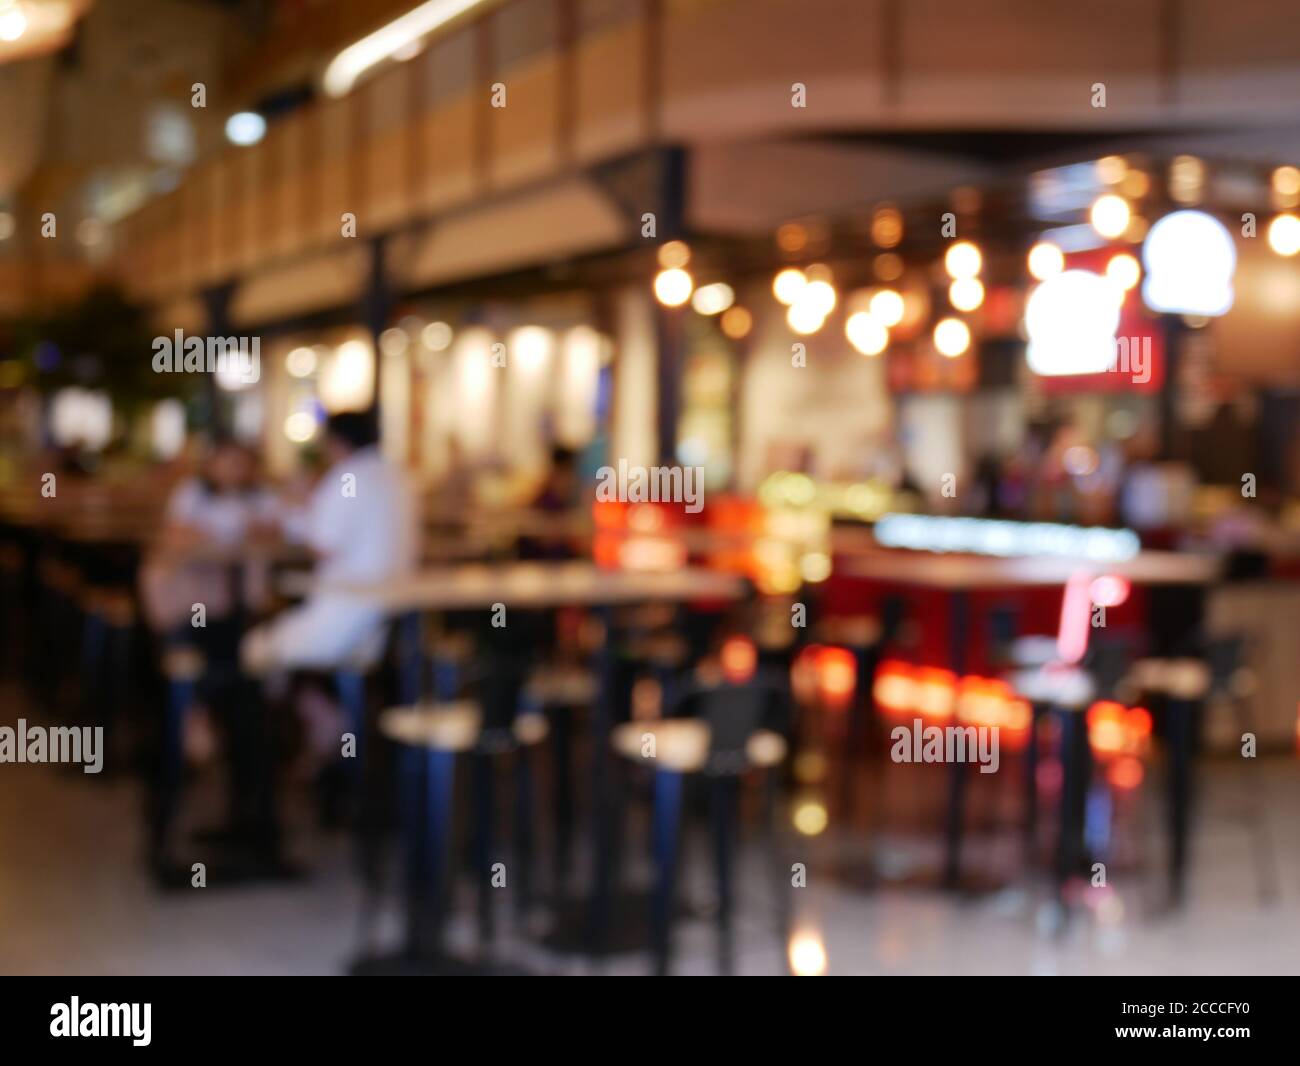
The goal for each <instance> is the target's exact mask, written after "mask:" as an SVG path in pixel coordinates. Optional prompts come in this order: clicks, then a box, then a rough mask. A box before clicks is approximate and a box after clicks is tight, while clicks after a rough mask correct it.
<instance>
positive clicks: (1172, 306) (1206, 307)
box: [1142, 211, 1237, 316]
mask: <svg viewBox="0 0 1300 1066" xmlns="http://www.w3.org/2000/svg"><path fill="white" fill-rule="evenodd" d="M1142 264H1143V266H1145V267H1146V281H1144V282H1143V283H1142V299H1143V300H1145V301H1146V305H1147V306H1148V307H1149V308H1151V310H1153V311H1167V312H1169V313H1171V314H1182V315H1208V316H1216V315H1221V314H1224V313H1225V312H1226V311H1228V309H1229V308H1231V307H1232V300H1233V291H1232V275H1233V271H1234V270H1235V269H1236V267H1237V249H1236V248H1235V247H1234V246H1233V243H1232V234H1230V233H1229V232H1228V230H1227V228H1226V227H1225V226H1224V225H1223V223H1222V222H1220V221H1219V220H1218V219H1217V218H1214V217H1212V216H1210V215H1207V214H1206V213H1205V212H1204V211H1175V212H1173V214H1169V215H1165V217H1164V218H1162V219H1161V220H1160V221H1159V222H1157V223H1156V224H1155V225H1154V226H1152V227H1151V230H1150V232H1148V233H1147V237H1146V240H1145V241H1144V242H1143V243H1142Z"/></svg>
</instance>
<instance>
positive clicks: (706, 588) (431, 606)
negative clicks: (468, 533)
mask: <svg viewBox="0 0 1300 1066" xmlns="http://www.w3.org/2000/svg"><path fill="white" fill-rule="evenodd" d="M321 591H322V592H326V593H331V594H342V595H346V596H348V597H349V598H351V599H359V600H365V601H369V602H370V603H372V604H374V605H375V606H378V607H382V608H383V609H384V610H387V611H413V610H427V611H436V610H458V609H473V608H483V609H487V608H490V607H491V606H492V605H493V604H496V603H502V604H505V605H506V606H507V607H514V608H522V609H527V608H543V607H566V606H617V605H620V604H630V603H685V602H689V601H691V600H736V599H739V598H740V597H742V596H743V595H744V593H745V583H744V581H743V579H742V578H739V577H737V576H736V575H734V574H720V573H717V572H715V571H712V570H703V569H697V568H688V569H684V570H674V571H670V572H667V573H636V572H629V571H625V570H603V569H601V568H599V567H597V566H596V565H595V564H593V563H590V562H560V563H541V562H539V563H532V562H528V563H500V564H492V565H462V566H446V567H433V568H428V569H423V570H420V571H418V572H417V573H416V574H414V575H412V576H411V577H409V578H403V579H399V580H394V581H386V582H380V583H377V584H373V585H334V586H324V587H322V588H321Z"/></svg>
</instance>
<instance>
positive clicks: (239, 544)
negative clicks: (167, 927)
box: [140, 436, 277, 886]
mask: <svg viewBox="0 0 1300 1066" xmlns="http://www.w3.org/2000/svg"><path fill="white" fill-rule="evenodd" d="M276 514H277V506H276V501H275V498H274V497H273V496H272V495H271V493H270V492H269V491H268V490H267V489H266V488H265V487H264V486H263V485H262V483H261V481H260V479H259V477H258V470H257V457H256V456H255V455H254V453H253V452H252V451H251V450H250V449H249V448H248V447H246V446H245V445H243V444H241V443H239V442H238V441H236V440H234V439H233V438H230V437H224V436H219V437H217V438H216V439H214V440H213V441H212V443H211V444H210V445H209V447H208V449H207V452H206V454H205V455H204V457H203V460H202V465H201V467H200V470H199V473H198V474H197V476H195V477H192V478H187V479H184V480H182V481H181V482H180V483H179V484H178V485H177V486H176V488H175V489H174V491H173V492H172V495H171V497H170V499H169V501H168V504H167V508H166V511H165V514H164V518H163V525H162V529H161V530H160V532H159V535H158V538H157V540H156V542H155V543H154V545H153V547H152V549H151V550H150V552H149V555H148V557H147V558H146V560H145V561H144V563H143V565H142V566H141V570H140V588H141V599H142V600H143V603H144V608H145V614H146V618H147V619H148V621H149V623H150V625H151V626H152V628H153V629H154V630H155V631H156V632H158V633H159V634H160V635H161V636H162V638H163V642H164V643H165V644H167V645H170V646H172V647H173V648H176V647H192V648H194V649H196V650H197V651H199V652H201V653H202V657H203V658H202V661H203V675H202V679H201V683H200V686H199V696H200V699H201V701H202V702H201V704H200V708H201V709H202V710H205V711H207V712H209V713H208V714H204V713H196V712H197V711H199V710H200V708H194V709H192V710H191V712H190V713H189V714H188V715H187V716H186V718H185V723H186V736H185V738H184V739H183V740H182V747H183V748H184V750H186V751H189V752H193V751H195V750H202V749H204V748H207V747H209V746H210V743H211V742H210V740H209V739H208V738H209V737H210V735H211V729H212V727H211V725H210V724H209V722H210V721H211V720H212V719H213V718H215V719H216V720H217V721H218V722H219V723H220V725H221V727H222V728H223V730H224V732H225V735H226V766H227V768H228V771H229V777H230V780H229V787H228V796H229V801H230V812H229V813H228V815H227V818H226V824H225V825H223V826H220V827H218V829H217V830H216V831H215V833H211V834H209V835H211V836H215V837H216V838H219V839H222V840H227V841H229V842H239V843H245V844H249V845H251V846H252V848H253V850H254V851H255V852H257V856H258V858H259V860H265V859H268V858H270V859H272V860H273V859H274V852H275V830H274V818H273V815H272V811H271V798H270V792H269V784H268V782H269V773H268V771H267V769H266V767H267V766H268V765H269V750H270V749H269V742H268V738H267V736H266V730H265V723H264V721H263V718H264V716H263V715H262V714H261V713H260V711H259V710H258V709H257V701H256V693H255V692H250V691H249V687H248V685H247V683H246V681H245V679H244V678H243V676H242V674H241V672H240V669H239V641H240V636H241V634H242V632H243V627H244V624H245V613H246V609H247V608H249V607H256V606H257V601H258V599H259V598H260V597H259V595H258V592H257V589H258V587H259V586H264V585H265V572H264V571H265V568H264V567H263V566H260V565H258V564H252V565H246V564H244V563H242V562H241V554H242V551H243V549H244V547H245V546H246V545H247V544H248V542H249V541H250V539H252V538H255V537H258V536H269V535H271V534H272V533H273V531H274V528H275V519H276ZM200 608H201V611H200V610H199V609H200ZM209 715H210V717H209ZM165 759H166V756H165V755H162V754H161V753H160V760H162V761H160V764H159V774H158V778H157V782H156V789H155V792H154V795H153V796H152V803H151V806H152V813H151V831H152V839H151V845H152V849H153V855H152V862H153V865H154V870H155V874H156V875H157V876H158V877H159V879H160V881H161V883H163V884H164V885H167V886H173V885H184V884H188V883H189V882H188V876H189V875H188V873H187V869H188V868H187V867H184V866H182V867H181V868H179V869H174V868H173V867H172V866H171V864H170V862H169V860H168V856H167V855H166V844H167V837H168V830H169V826H170V824H171V821H172V817H173V815H174V813H175V807H176V803H177V799H178V797H177V779H176V774H175V771H174V768H171V767H168V766H167V765H165Z"/></svg>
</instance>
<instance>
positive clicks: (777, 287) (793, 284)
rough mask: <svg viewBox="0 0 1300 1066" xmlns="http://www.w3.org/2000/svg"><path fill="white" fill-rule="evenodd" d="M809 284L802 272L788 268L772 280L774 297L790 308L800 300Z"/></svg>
mask: <svg viewBox="0 0 1300 1066" xmlns="http://www.w3.org/2000/svg"><path fill="white" fill-rule="evenodd" d="M807 284H808V278H807V276H806V275H805V274H804V272H803V271H802V270H796V269H795V268H794V267H787V268H786V269H785V270H782V271H781V272H780V273H779V274H777V276H776V277H775V278H773V279H772V295H773V296H775V297H776V298H777V299H778V300H780V301H781V302H782V303H783V304H785V305H786V306H789V305H791V304H793V303H794V302H795V300H797V299H799V294H800V293H801V292H803V290H804V287H805V286H806V285H807Z"/></svg>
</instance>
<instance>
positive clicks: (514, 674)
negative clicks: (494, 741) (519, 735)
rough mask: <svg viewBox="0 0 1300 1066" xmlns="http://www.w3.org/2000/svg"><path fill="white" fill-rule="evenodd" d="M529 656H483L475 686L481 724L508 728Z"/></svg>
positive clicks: (495, 654)
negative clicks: (480, 712)
mask: <svg viewBox="0 0 1300 1066" xmlns="http://www.w3.org/2000/svg"><path fill="white" fill-rule="evenodd" d="M528 664H529V656H527V655H522V654H521V655H509V654H505V653H499V652H498V653H493V654H488V655H485V656H484V659H483V674H482V676H481V677H480V678H479V679H478V681H477V683H476V685H475V688H476V689H477V692H478V699H479V704H480V706H481V707H482V710H483V728H484V730H485V731H487V730H508V729H509V728H510V727H511V725H512V723H513V722H514V720H515V715H516V714H518V712H519V704H520V700H521V699H522V697H523V691H524V682H525V680H526V678H527V674H528Z"/></svg>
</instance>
